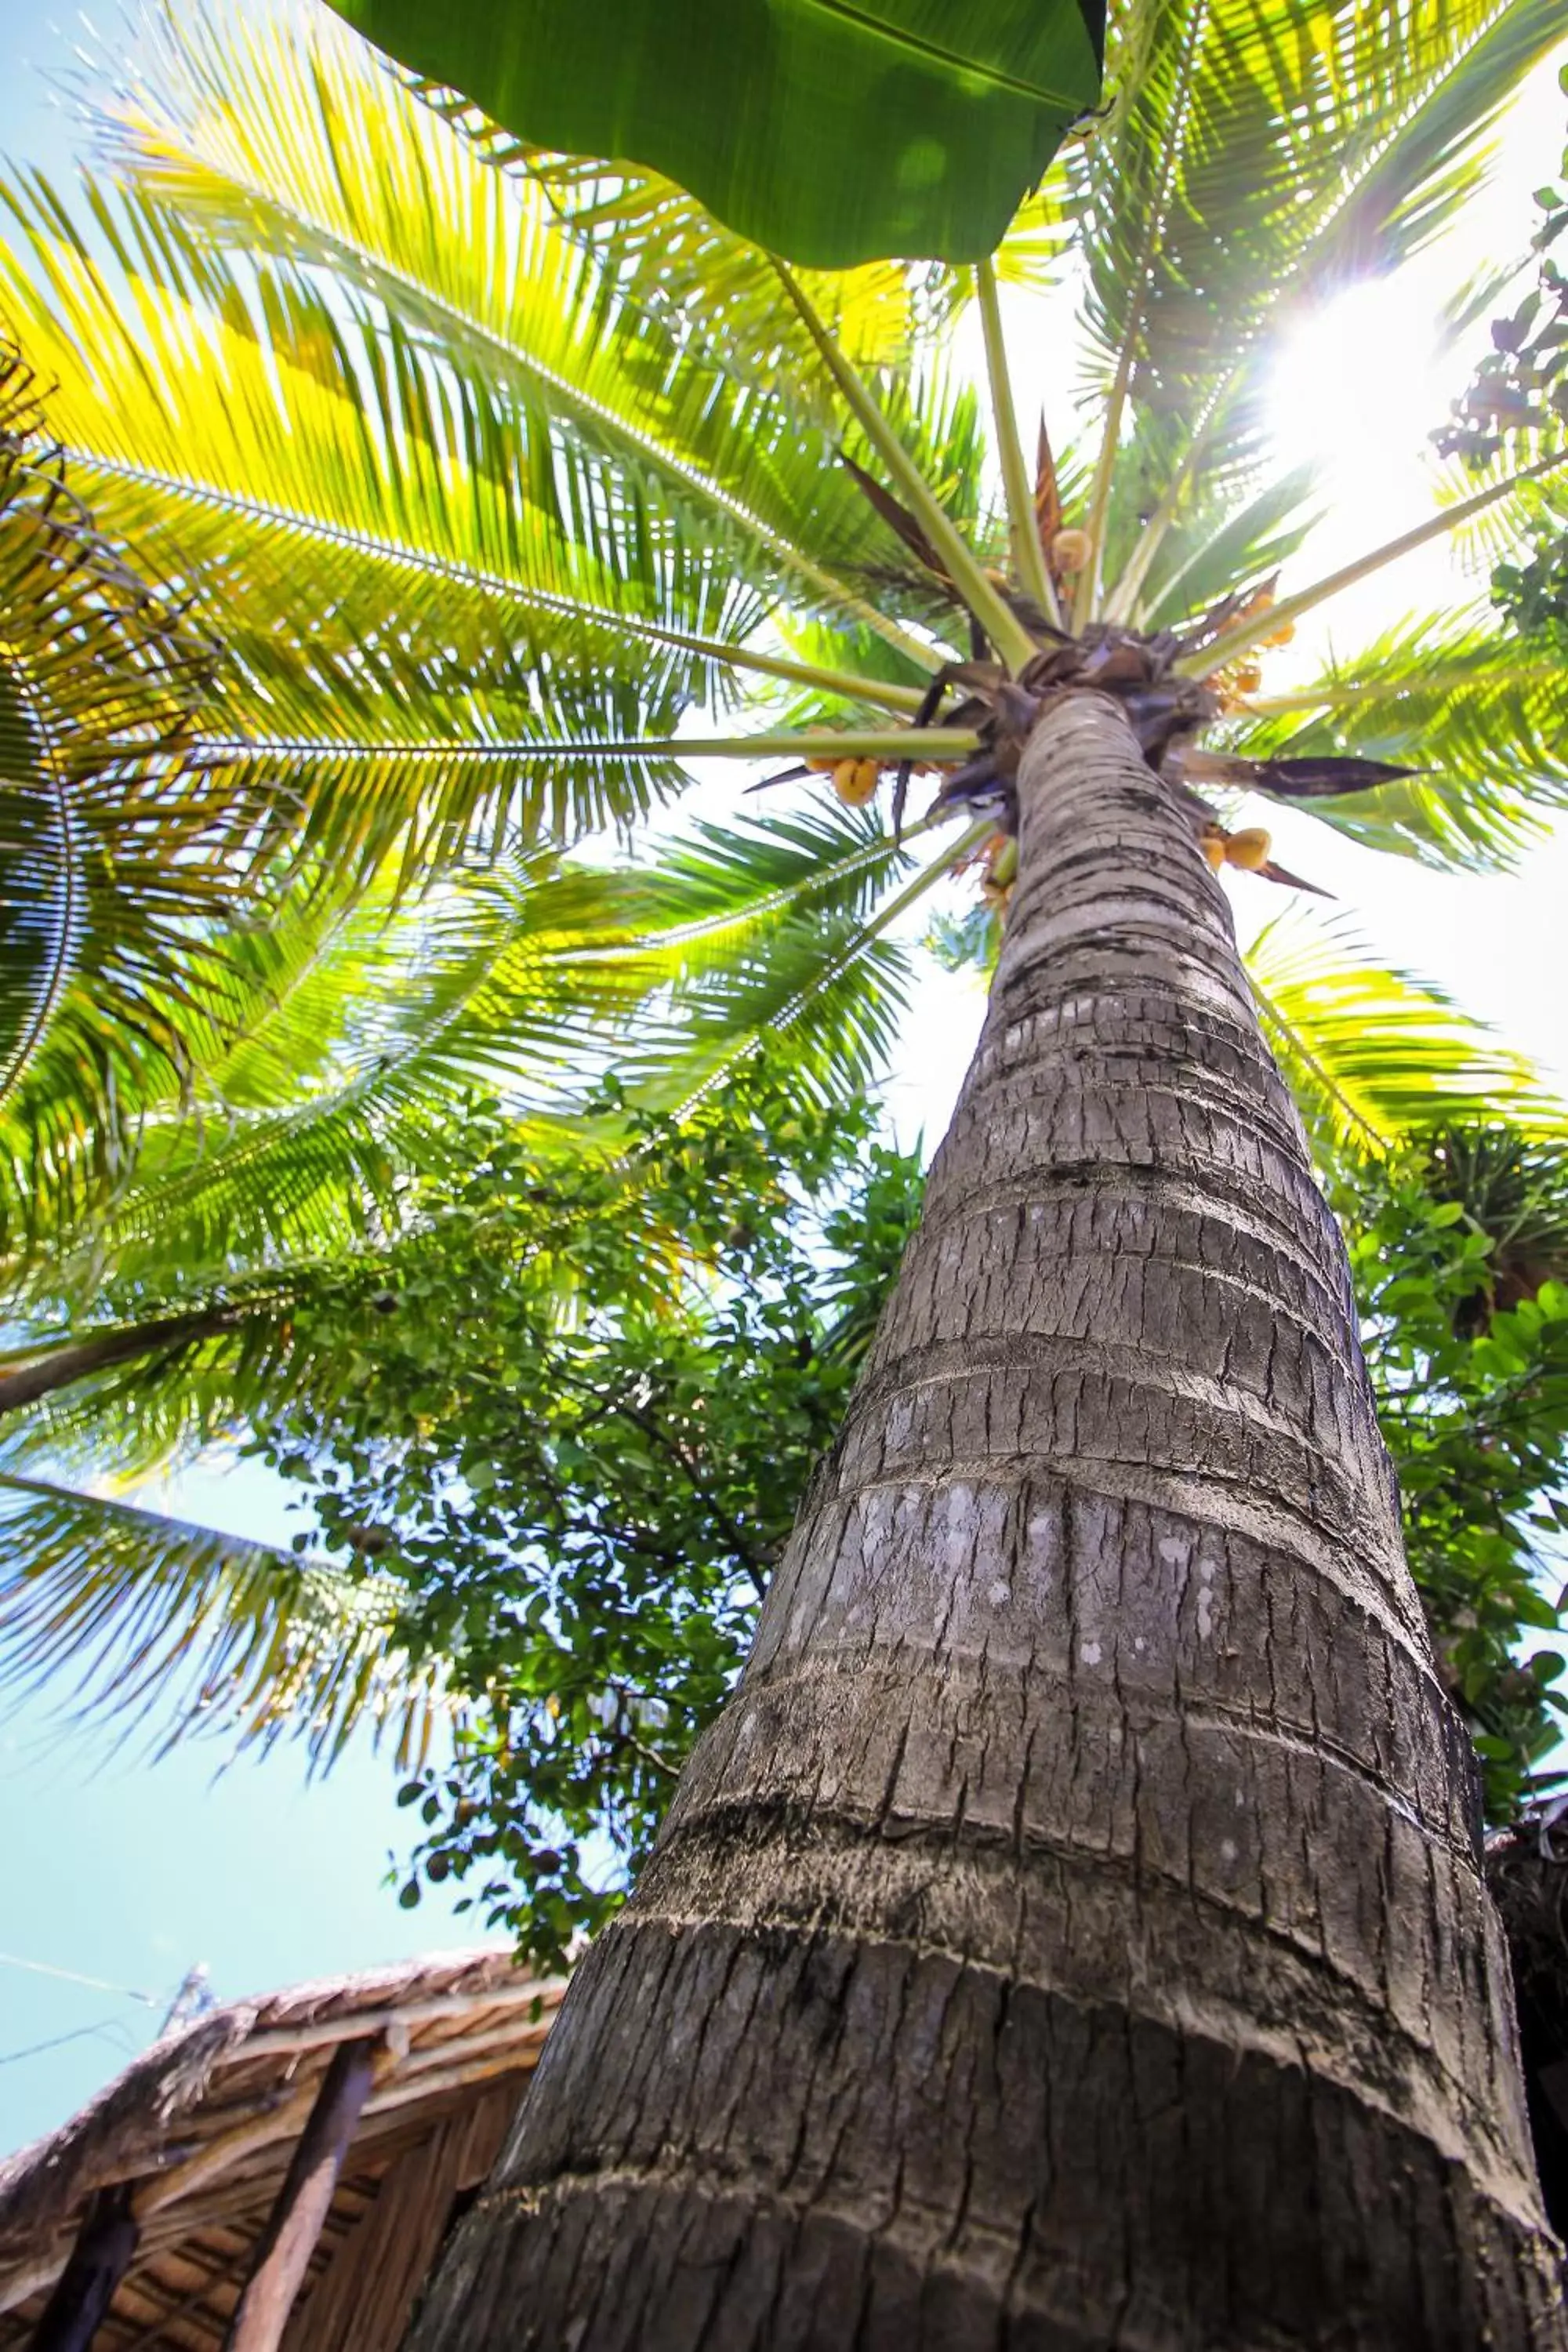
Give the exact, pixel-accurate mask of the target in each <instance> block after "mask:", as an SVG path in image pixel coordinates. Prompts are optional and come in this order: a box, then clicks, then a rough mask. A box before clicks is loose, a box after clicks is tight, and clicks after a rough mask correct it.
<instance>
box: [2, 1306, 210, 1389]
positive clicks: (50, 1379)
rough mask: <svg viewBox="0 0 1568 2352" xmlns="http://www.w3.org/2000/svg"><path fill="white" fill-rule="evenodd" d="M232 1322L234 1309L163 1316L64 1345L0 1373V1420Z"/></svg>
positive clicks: (178, 1347) (184, 1346)
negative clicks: (93, 1375)
mask: <svg viewBox="0 0 1568 2352" xmlns="http://www.w3.org/2000/svg"><path fill="white" fill-rule="evenodd" d="M238 1320H239V1317H238V1314H237V1310H236V1309H235V1308H233V1307H210V1308H208V1309H207V1310H206V1311H205V1313H203V1314H199V1315H163V1316H160V1317H159V1318H157V1319H156V1320H155V1321H153V1322H150V1323H126V1324H121V1325H118V1326H116V1328H114V1329H113V1330H110V1331H95V1332H94V1333H93V1335H92V1337H91V1339H71V1340H68V1341H67V1342H66V1344H65V1345H64V1346H63V1347H59V1348H53V1349H49V1350H48V1351H47V1353H46V1354H43V1355H39V1356H35V1357H34V1358H33V1359H32V1360H30V1361H29V1362H27V1363H25V1364H17V1365H15V1366H14V1367H12V1368H11V1369H10V1370H0V1416H4V1415H5V1413H8V1412H21V1410H22V1408H23V1406H24V1405H29V1404H37V1403H38V1402H39V1401H40V1399H42V1398H44V1397H47V1396H54V1395H56V1394H57V1393H58V1391H59V1390H61V1389H68V1388H70V1387H71V1386H73V1384H74V1383H75V1382H76V1381H85V1380H86V1379H88V1378H89V1375H90V1374H91V1373H93V1372H104V1371H110V1370H112V1369H113V1368H114V1366H115V1365H116V1364H130V1363H134V1362H135V1361H136V1360H138V1358H140V1357H142V1356H152V1355H155V1354H157V1353H158V1352H159V1350H160V1349H180V1348H187V1347H190V1346H192V1345H193V1344H194V1343H195V1341H196V1340H197V1339H210V1338H211V1337H212V1336H213V1334H214V1333H215V1332H218V1331H226V1330H229V1329H231V1328H232V1327H233V1326H234V1325H235V1324H236V1323H237V1321H238Z"/></svg>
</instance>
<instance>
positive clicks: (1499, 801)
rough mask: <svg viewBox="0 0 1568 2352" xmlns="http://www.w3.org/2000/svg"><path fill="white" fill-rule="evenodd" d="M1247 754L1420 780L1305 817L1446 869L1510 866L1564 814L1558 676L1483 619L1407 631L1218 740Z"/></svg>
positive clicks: (1565, 711) (1273, 702)
mask: <svg viewBox="0 0 1568 2352" xmlns="http://www.w3.org/2000/svg"><path fill="white" fill-rule="evenodd" d="M1227 733H1228V736H1229V740H1230V744H1231V747H1232V748H1233V749H1236V750H1237V751H1246V752H1247V754H1248V755H1249V756H1253V757H1267V758H1305V757H1308V756H1309V755H1312V754H1322V753H1334V752H1342V751H1354V752H1356V753H1358V754H1359V755H1361V756H1362V757H1363V758H1366V759H1373V760H1387V761H1391V762H1394V763H1395V764H1397V765H1401V766H1405V765H1408V766H1411V767H1414V768H1415V769H1417V770H1418V771H1419V772H1418V773H1417V774H1415V775H1414V776H1410V777H1407V778H1405V779H1404V780H1402V781H1400V782H1395V783H1392V784H1385V785H1384V786H1382V787H1381V788H1380V789H1379V790H1378V791H1376V792H1374V793H1353V794H1351V795H1349V796H1347V797H1346V798H1344V799H1342V800H1334V801H1320V802H1316V803H1313V804H1312V814H1313V815H1314V816H1316V817H1319V818H1321V821H1322V822H1323V823H1324V824H1331V825H1333V826H1334V827H1335V828H1336V830H1337V831H1339V832H1342V833H1346V834H1349V835H1351V837H1352V839H1353V840H1356V841H1361V842H1364V843H1365V844H1366V845H1367V846H1368V847H1369V848H1373V849H1384V850H1391V851H1394V852H1396V853H1397V854H1399V855H1401V856H1408V857H1415V858H1418V859H1420V860H1421V861H1422V862H1423V863H1425V864H1426V865H1430V866H1439V867H1443V868H1447V869H1451V868H1453V867H1456V866H1458V867H1460V868H1462V869H1467V870H1474V869H1478V868H1484V867H1487V866H1508V865H1510V864H1511V863H1512V862H1513V860H1514V859H1515V858H1516V857H1517V856H1518V855H1519V854H1520V852H1521V850H1522V849H1524V848H1525V847H1527V846H1528V845H1529V844H1530V843H1531V842H1532V841H1535V840H1538V839H1539V838H1540V837H1541V835H1542V832H1543V830H1544V828H1545V826H1546V824H1547V823H1548V822H1549V818H1550V813H1551V812H1552V810H1554V809H1561V808H1563V807H1564V806H1568V668H1565V667H1564V666H1563V663H1562V661H1561V660H1560V659H1558V658H1557V657H1556V656H1555V655H1554V653H1553V651H1552V648H1551V647H1549V646H1547V647H1532V646H1529V645H1526V644H1521V642H1520V641H1519V640H1518V639H1517V638H1513V637H1510V636H1509V635H1507V634H1506V633H1505V632H1503V631H1502V630H1501V629H1500V628H1499V627H1498V625H1497V624H1496V620H1495V616H1489V615H1488V614H1486V613H1485V612H1484V611H1479V610H1478V611H1473V612H1470V613H1468V614H1467V613H1459V614H1454V615H1449V616H1445V617H1444V618H1443V619H1442V620H1439V621H1429V620H1425V621H1424V620H1409V621H1405V622H1402V623H1400V624H1399V625H1397V626H1395V627H1394V628H1392V629H1389V630H1386V631H1385V632H1384V634H1383V635H1381V636H1380V637H1378V638H1376V639H1375V640H1374V641H1373V644H1372V645H1370V646H1367V647H1366V648H1365V649H1364V650H1363V652H1361V653H1360V654H1357V655H1354V656H1352V657H1350V658H1348V659H1346V660H1343V661H1336V662H1335V663H1334V664H1333V665H1332V667H1331V668H1330V669H1328V670H1327V671H1325V672H1324V674H1323V675H1322V676H1321V677H1320V678H1318V679H1316V680H1314V681H1312V682H1311V683H1310V684H1308V685H1306V686H1303V687H1300V688H1293V689H1292V690H1291V691H1290V692H1289V693H1288V694H1280V695H1276V696H1272V697H1260V698H1258V699H1257V700H1256V701H1255V702H1254V703H1253V704H1252V705H1251V706H1250V707H1249V709H1247V710H1246V711H1243V712H1240V713H1238V714H1237V718H1236V719H1235V720H1234V721H1233V722H1232V725H1231V727H1230V729H1229V730H1227Z"/></svg>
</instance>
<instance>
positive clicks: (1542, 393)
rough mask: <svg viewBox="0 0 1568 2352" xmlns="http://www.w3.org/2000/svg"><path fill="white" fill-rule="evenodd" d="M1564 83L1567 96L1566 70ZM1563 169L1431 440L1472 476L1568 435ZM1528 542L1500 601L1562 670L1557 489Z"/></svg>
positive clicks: (1538, 509)
mask: <svg viewBox="0 0 1568 2352" xmlns="http://www.w3.org/2000/svg"><path fill="white" fill-rule="evenodd" d="M1559 79H1560V80H1561V83H1562V86H1563V89H1564V90H1568V66H1565V67H1564V68H1563V72H1562V74H1561V75H1560V77H1559ZM1561 171H1562V173H1563V180H1562V181H1561V182H1560V183H1557V184H1547V185H1546V186H1544V187H1540V188H1537V190H1536V192H1535V203H1536V206H1537V209H1538V210H1539V212H1540V213H1541V215H1542V219H1541V223H1540V226H1539V227H1538V228H1537V230H1536V232H1535V236H1534V237H1533V238H1532V240H1531V251H1532V252H1533V253H1534V254H1536V255H1538V256H1539V257H1540V258H1539V261H1538V264H1537V268H1536V278H1535V283H1534V285H1533V286H1532V287H1531V289H1530V291H1529V292H1528V293H1527V294H1526V295H1525V296H1524V298H1523V299H1522V300H1521V302H1520V303H1519V304H1518V305H1517V306H1516V307H1515V308H1514V309H1513V310H1511V311H1510V312H1509V313H1508V314H1507V315H1506V316H1505V317H1500V318H1497V319H1494V320H1492V327H1491V340H1492V349H1491V351H1490V352H1488V354H1487V356H1486V357H1485V359H1483V360H1482V361H1481V362H1480V364H1479V367H1478V368H1477V370H1476V373H1475V376H1474V378H1473V380H1472V382H1471V383H1470V386H1469V389H1468V392H1467V393H1466V394H1465V396H1464V398H1463V399H1462V400H1460V401H1457V402H1456V403H1455V404H1454V415H1453V420H1452V422H1451V423H1450V424H1448V425H1445V426H1444V427H1443V429H1442V430H1441V431H1440V432H1439V433H1437V434H1436V435H1434V436H1433V437H1434V439H1435V440H1436V444H1437V446H1438V447H1439V449H1441V450H1442V451H1443V452H1444V453H1445V454H1446V455H1448V456H1454V457H1458V458H1460V459H1461V460H1462V461H1463V463H1464V464H1465V465H1466V466H1467V467H1468V468H1469V469H1470V470H1471V471H1472V472H1474V471H1478V470H1479V469H1481V468H1482V467H1486V466H1488V465H1489V464H1490V463H1491V462H1492V461H1494V460H1496V459H1498V458H1500V457H1507V456H1517V454H1518V453H1520V452H1521V451H1525V452H1528V453H1530V454H1531V455H1534V454H1536V453H1537V452H1538V451H1542V450H1545V451H1551V450H1556V449H1560V448H1561V447H1562V446H1563V436H1564V430H1565V428H1568V275H1565V274H1564V272H1563V268H1562V267H1561V265H1560V263H1559V262H1558V261H1557V260H1556V258H1555V257H1554V256H1553V253H1552V247H1554V246H1555V245H1557V243H1558V241H1559V239H1561V238H1562V237H1563V236H1564V235H1568V147H1565V148H1564V149H1563V160H1562V165H1561ZM1521 538H1522V541H1523V544H1522V546H1521V549H1520V551H1519V553H1518V556H1517V558H1516V557H1515V556H1514V555H1512V554H1510V556H1509V557H1508V558H1507V559H1506V560H1505V561H1503V562H1500V563H1498V564H1497V565H1495V566H1494V568H1493V572H1492V583H1491V585H1492V602H1493V604H1496V605H1497V607H1498V608H1499V610H1500V612H1502V613H1503V614H1505V615H1506V616H1507V618H1508V620H1509V622H1510V625H1512V627H1513V628H1515V629H1516V630H1518V632H1519V633H1520V635H1521V636H1523V637H1525V638H1526V639H1528V640H1531V641H1532V642H1533V643H1535V644H1537V645H1540V646H1543V647H1545V648H1548V649H1549V650H1550V651H1551V652H1552V654H1553V655H1554V656H1555V657H1556V660H1557V663H1558V665H1559V668H1560V671H1561V670H1563V669H1568V511H1565V509H1564V508H1563V495H1562V492H1561V490H1560V489H1559V488H1557V487H1556V484H1555V482H1548V483H1545V484H1543V485H1542V488H1540V489H1538V490H1537V491H1536V492H1535V493H1534V495H1533V497H1532V499H1531V510H1530V511H1529V512H1528V513H1527V515H1526V516H1525V518H1524V520H1523V528H1522V531H1521Z"/></svg>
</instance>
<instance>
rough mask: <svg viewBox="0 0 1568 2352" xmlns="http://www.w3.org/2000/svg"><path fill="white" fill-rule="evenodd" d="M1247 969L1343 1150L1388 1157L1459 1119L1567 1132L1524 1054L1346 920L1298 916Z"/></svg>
mask: <svg viewBox="0 0 1568 2352" xmlns="http://www.w3.org/2000/svg"><path fill="white" fill-rule="evenodd" d="M1247 977H1248V979H1249V980H1250V981H1251V982H1252V988H1253V993H1254V995H1255V997H1256V998H1257V1001H1258V1011H1259V1013H1261V1015H1262V1018H1263V1026H1264V1030H1265V1033H1266V1034H1267V1035H1268V1042H1269V1044H1270V1045H1271V1046H1272V1047H1273V1050H1274V1053H1275V1055H1276V1057H1277V1059H1278V1060H1279V1065H1280V1067H1281V1069H1282V1070H1283V1072H1284V1074H1285V1076H1286V1078H1287V1080H1288V1081H1289V1086H1290V1088H1291V1091H1292V1093H1293V1094H1294V1095H1295V1097H1296V1099H1297V1101H1298V1102H1299V1103H1300V1106H1301V1108H1302V1110H1303V1112H1304V1114H1305V1115H1306V1118H1307V1120H1308V1125H1309V1128H1310V1127H1312V1126H1314V1125H1317V1124H1320V1123H1321V1126H1322V1128H1323V1129H1324V1131H1325V1133H1326V1134H1327V1135H1328V1136H1329V1137H1330V1138H1331V1139H1334V1140H1336V1141H1344V1142H1349V1143H1351V1144H1352V1145H1354V1146H1356V1147H1358V1148H1363V1149H1364V1148H1368V1147H1370V1148H1373V1149H1381V1148H1382V1147H1383V1146H1384V1145H1385V1144H1388V1143H1391V1142H1393V1141H1394V1140H1395V1139H1398V1138H1400V1137H1402V1136H1407V1135H1412V1134H1418V1133H1420V1132H1421V1131H1422V1130H1423V1129H1433V1128H1437V1127H1441V1126H1444V1125H1447V1124H1451V1123H1456V1122H1459V1121H1472V1122H1486V1121H1490V1120H1496V1119H1507V1120H1509V1121H1510V1123H1511V1124H1512V1125H1514V1126H1515V1127H1517V1128H1521V1129H1524V1130H1526V1131H1527V1132H1533V1131H1545V1130H1548V1129H1561V1127H1562V1124H1563V1110H1562V1108H1561V1106H1560V1105H1559V1104H1557V1103H1556V1102H1554V1101H1553V1099H1552V1097H1551V1096H1550V1095H1549V1094H1548V1093H1547V1092H1546V1090H1545V1089H1544V1088H1543V1087H1542V1084H1541V1081H1540V1079H1539V1077H1538V1076H1537V1074H1536V1072H1535V1071H1534V1070H1533V1068H1532V1067H1531V1065H1530V1063H1529V1062H1527V1061H1526V1060H1525V1058H1524V1057H1523V1055H1519V1054H1513V1053H1510V1052H1509V1051H1508V1050H1507V1049H1506V1048H1505V1047H1503V1046H1501V1045H1498V1044H1497V1043H1496V1041H1495V1039H1494V1038H1493V1037H1492V1035H1491V1034H1490V1032H1489V1031H1488V1030H1487V1029H1486V1028H1484V1027H1483V1026H1482V1025H1481V1024H1479V1023H1478V1022H1474V1021H1471V1020H1469V1019H1468V1017H1467V1016H1466V1015H1465V1014H1464V1013H1460V1012H1459V1011H1458V1009H1457V1008H1456V1006H1455V1005H1454V1004H1453V1003H1451V1002H1450V1000H1449V999H1448V998H1447V997H1446V996H1445V995H1443V994H1442V992H1440V991H1439V990H1437V989H1435V988H1433V987H1431V986H1430V985H1429V984H1428V983H1426V982H1423V981H1420V980H1417V979H1415V978H1414V977H1413V976H1412V975H1411V974H1410V973H1408V972H1403V971H1394V970H1393V969H1391V968H1390V967H1388V966H1386V965H1383V964H1380V963H1378V962H1377V961H1375V960H1374V959H1373V957H1372V956H1371V955H1370V954H1369V953H1368V951H1367V950H1366V948H1365V947H1364V946H1363V943H1362V942H1361V941H1360V940H1358V939H1357V938H1356V937H1355V936H1354V935H1353V933H1352V931H1350V930H1349V929H1347V928H1346V926H1345V925H1344V924H1343V923H1342V922H1329V923H1325V922H1321V921H1319V920H1317V919H1315V918H1312V917H1310V916H1307V915H1305V914H1302V913H1301V912H1300V911H1299V910H1291V911H1289V912H1287V913H1286V914H1284V915H1282V916H1280V917H1279V918H1278V919H1276V920H1275V921H1274V922H1272V923H1270V924H1269V925H1268V928H1267V929H1266V930H1264V931H1262V932H1260V933H1259V935H1258V938H1257V939H1256V940H1254V941H1253V944H1252V946H1251V947H1250V948H1249V949H1248V950H1247Z"/></svg>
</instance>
